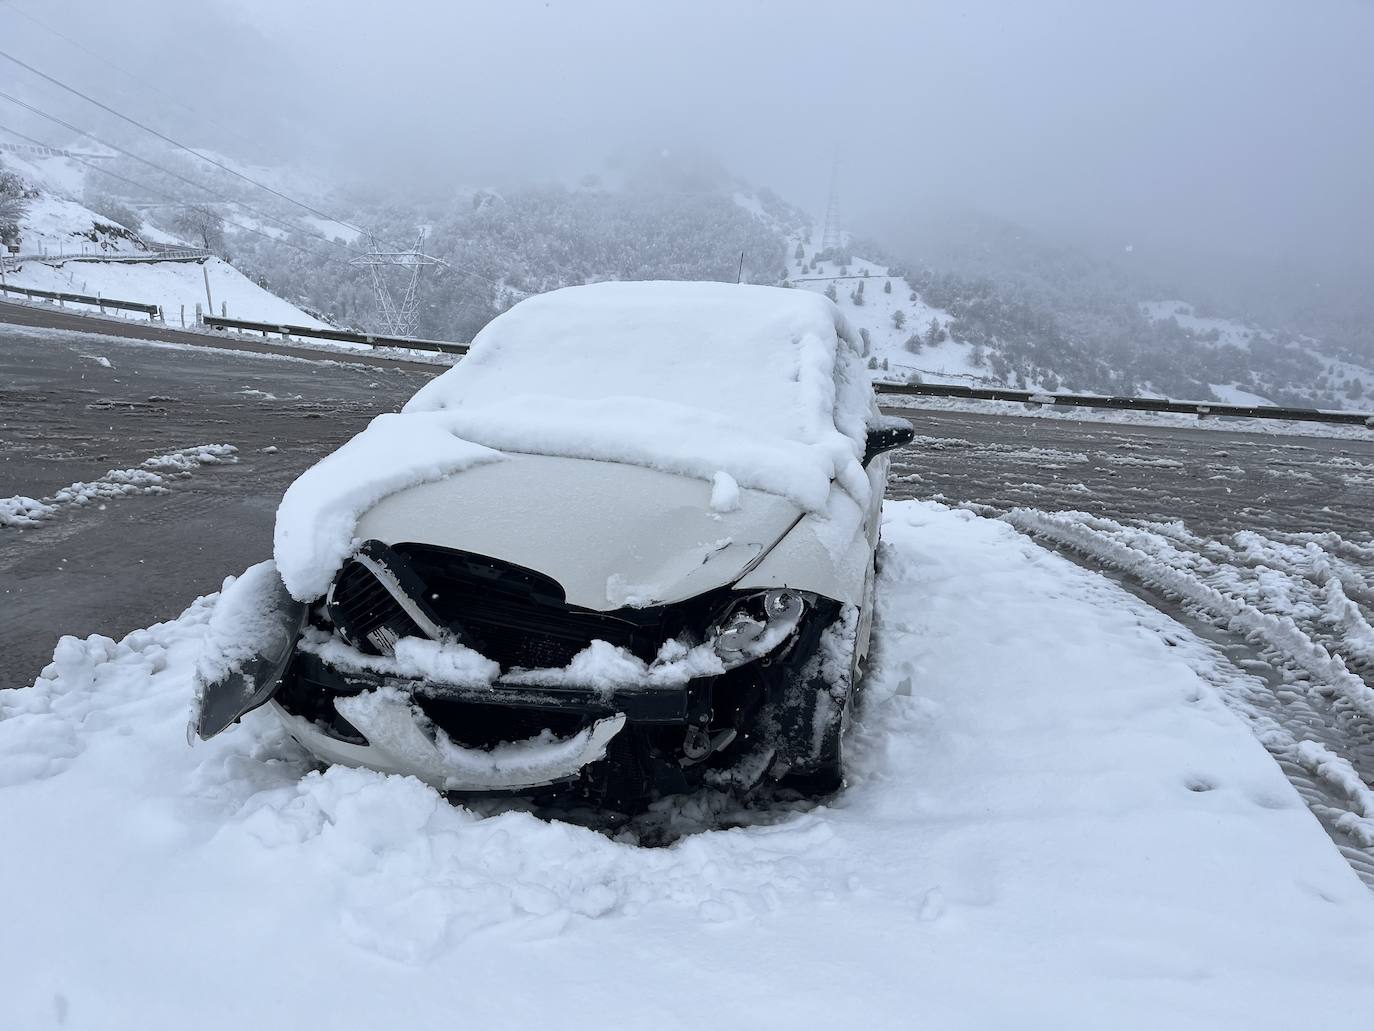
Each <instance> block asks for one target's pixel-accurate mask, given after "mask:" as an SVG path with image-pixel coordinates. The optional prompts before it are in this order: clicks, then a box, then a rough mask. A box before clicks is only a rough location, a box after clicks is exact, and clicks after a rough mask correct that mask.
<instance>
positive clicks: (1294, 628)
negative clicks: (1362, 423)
mask: <svg viewBox="0 0 1374 1031" xmlns="http://www.w3.org/2000/svg"><path fill="white" fill-rule="evenodd" d="M968 507H970V508H975V509H977V510H980V511H982V513H983V514H985V515H989V516H995V515H998V513H996V512H995V511H994V510H992V509H989V508H988V507H987V506H968ZM1000 518H1001V519H1003V521H1005V522H1007V523H1010V524H1011V525H1012V526H1014V527H1016V528H1017V529H1018V530H1020V531H1021V532H1023V533H1026V534H1027V535H1028V536H1031V537H1033V538H1035V539H1038V540H1040V541H1042V542H1045V543H1049V544H1052V545H1056V546H1058V547H1060V548H1063V549H1065V550H1067V551H1068V552H1070V553H1072V554H1075V555H1078V556H1081V557H1082V558H1084V559H1086V560H1088V562H1089V563H1091V564H1094V565H1096V566H1098V567H1102V568H1106V569H1108V570H1113V571H1115V572H1117V573H1119V574H1122V575H1123V576H1125V577H1127V578H1128V579H1129V580H1130V581H1133V582H1135V583H1137V584H1139V585H1141V586H1143V587H1144V588H1147V589H1148V590H1149V591H1151V592H1158V593H1160V594H1162V595H1164V596H1165V597H1167V598H1169V599H1171V600H1173V601H1176V602H1179V603H1180V604H1182V606H1183V607H1184V610H1185V613H1191V614H1193V615H1194V616H1195V617H1197V619H1196V621H1195V623H1190V624H1189V625H1190V626H1191V628H1192V629H1193V630H1194V631H1195V632H1198V633H1199V635H1200V636H1203V637H1204V638H1206V639H1208V640H1210V641H1211V643H1212V644H1213V646H1214V647H1216V648H1217V649H1218V651H1220V652H1221V653H1222V654H1223V655H1225V656H1226V657H1227V658H1228V659H1230V660H1231V661H1230V662H1227V663H1223V664H1221V668H1219V667H1218V666H1217V665H1211V666H1210V667H1207V668H1204V666H1202V665H1198V664H1196V663H1194V664H1193V665H1194V668H1195V670H1196V671H1197V672H1198V673H1199V674H1200V675H1202V676H1203V677H1204V678H1205V679H1207V680H1208V681H1209V682H1210V683H1212V684H1213V686H1215V687H1216V688H1217V689H1218V690H1219V692H1220V693H1221V694H1222V696H1223V697H1224V698H1226V700H1227V702H1228V704H1229V705H1230V706H1231V708H1232V709H1233V710H1234V711H1236V712H1237V713H1238V714H1239V715H1240V716H1241V717H1242V718H1243V719H1245V720H1246V722H1247V723H1248V724H1249V725H1250V727H1251V729H1252V731H1253V732H1254V733H1255V736H1256V737H1257V738H1258V739H1259V741H1260V742H1261V743H1262V744H1263V745H1264V746H1265V748H1266V749H1267V750H1268V751H1269V752H1270V754H1271V755H1273V756H1274V759H1275V761H1276V762H1277V763H1278V764H1279V766H1280V768H1281V769H1282V770H1283V771H1284V773H1285V774H1286V775H1287V776H1288V779H1289V780H1290V781H1291V782H1292V783H1293V785H1294V787H1295V788H1296V789H1297V791H1298V793H1299V795H1301V796H1302V798H1303V800H1304V801H1305V802H1306V803H1307V805H1308V807H1309V809H1310V810H1311V811H1312V813H1313V814H1314V815H1315V816H1316V817H1317V819H1318V820H1319V821H1320V822H1321V824H1322V825H1323V826H1324V827H1325V828H1326V830H1327V831H1328V833H1329V834H1330V835H1331V837H1332V839H1333V841H1334V842H1335V844H1336V846H1337V848H1338V849H1339V850H1340V852H1341V853H1342V855H1344V856H1345V858H1346V860H1347V861H1348V862H1349V863H1350V865H1351V867H1352V868H1353V869H1354V871H1355V872H1356V874H1357V875H1359V877H1360V878H1361V880H1362V881H1363V882H1364V883H1365V885H1366V886H1367V887H1369V888H1370V889H1371V890H1374V791H1371V789H1370V787H1369V783H1370V781H1371V777H1374V705H1371V704H1370V702H1371V698H1374V691H1372V690H1371V688H1370V687H1369V685H1367V684H1366V683H1365V682H1364V680H1363V679H1362V678H1361V677H1359V676H1358V675H1356V674H1355V673H1353V672H1351V670H1350V668H1349V666H1348V665H1347V663H1346V661H1345V658H1346V657H1345V656H1342V655H1341V654H1339V653H1338V652H1335V651H1333V650H1332V649H1331V648H1329V647H1328V645H1329V644H1331V641H1330V640H1328V642H1327V644H1323V643H1319V642H1318V641H1316V640H1313V639H1312V637H1310V636H1309V635H1308V634H1307V633H1306V632H1305V631H1304V630H1303V629H1302V628H1301V627H1300V626H1299V625H1298V623H1297V621H1295V619H1294V618H1292V617H1291V616H1280V615H1276V614H1274V613H1271V612H1265V611H1262V610H1260V609H1259V608H1258V607H1257V606H1255V605H1253V604H1250V603H1249V602H1248V601H1246V600H1245V599H1244V598H1243V597H1240V596H1239V595H1238V594H1234V593H1230V592H1229V591H1223V590H1219V589H1218V588H1216V587H1214V586H1212V585H1211V584H1209V583H1207V582H1205V581H1204V579H1203V577H1204V576H1206V575H1207V574H1206V573H1205V572H1200V571H1199V570H1201V569H1208V570H1210V572H1211V576H1212V577H1213V578H1215V579H1220V580H1223V581H1225V580H1227V579H1228V578H1233V577H1235V576H1236V574H1237V573H1238V571H1239V570H1241V569H1246V570H1249V571H1250V572H1251V573H1253V574H1254V575H1255V576H1256V577H1263V576H1264V575H1265V574H1273V573H1276V572H1286V573H1287V574H1288V575H1289V576H1290V577H1291V578H1292V579H1293V580H1295V581H1299V582H1301V583H1304V584H1306V585H1307V586H1308V592H1307V593H1308V596H1307V597H1306V598H1303V599H1302V601H1303V602H1304V603H1305V604H1306V607H1309V608H1312V609H1314V610H1315V614H1314V615H1313V616H1312V617H1311V618H1312V619H1315V620H1320V621H1324V622H1325V623H1326V624H1333V623H1335V622H1337V621H1338V619H1339V620H1340V621H1344V622H1343V624H1342V627H1339V628H1333V629H1337V630H1338V632H1337V633H1336V634H1333V635H1329V636H1332V637H1335V638H1336V640H1337V641H1338V642H1339V643H1340V644H1341V645H1342V646H1345V647H1348V648H1349V650H1350V657H1351V659H1352V664H1354V665H1357V666H1360V665H1364V663H1365V661H1366V660H1367V658H1368V655H1367V653H1366V652H1365V645H1366V642H1367V640H1369V639H1370V638H1371V637H1374V635H1371V633H1370V630H1369V623H1368V621H1367V620H1366V619H1365V617H1364V615H1363V613H1361V611H1360V610H1359V608H1358V606H1357V605H1355V604H1354V603H1353V602H1351V601H1350V600H1349V599H1348V598H1346V597H1345V595H1344V593H1343V592H1342V588H1341V583H1342V581H1341V580H1340V579H1339V578H1337V577H1335V576H1332V575H1330V568H1329V566H1328V565H1326V563H1325V562H1324V559H1326V558H1328V557H1329V555H1328V554H1327V553H1326V552H1325V551H1323V550H1322V549H1320V548H1316V547H1315V545H1312V543H1311V542H1304V543H1305V544H1307V545H1309V546H1311V547H1313V548H1314V550H1315V551H1316V554H1313V553H1312V552H1305V553H1306V554H1307V555H1308V556H1309V557H1310V558H1311V559H1312V562H1311V563H1310V564H1309V567H1308V568H1302V564H1301V563H1297V564H1293V563H1290V564H1289V566H1288V568H1287V570H1286V571H1285V570H1279V569H1276V568H1274V567H1271V566H1266V565H1264V564H1263V563H1262V562H1259V561H1254V562H1253V563H1251V564H1246V563H1245V562H1244V561H1243V560H1244V558H1250V559H1255V557H1256V553H1257V552H1258V553H1260V554H1263V550H1264V546H1263V543H1262V542H1264V541H1265V540H1266V538H1264V537H1263V535H1260V534H1255V533H1244V534H1236V535H1234V536H1235V538H1242V537H1243V538H1244V541H1243V542H1239V543H1244V544H1245V545H1246V546H1247V552H1246V554H1245V556H1240V555H1237V554H1236V553H1235V551H1234V550H1233V549H1231V548H1230V547H1229V546H1227V545H1226V544H1225V543H1224V542H1220V541H1213V540H1210V539H1207V538H1200V537H1197V536H1196V535H1194V534H1192V533H1191V532H1189V531H1188V530H1187V529H1186V527H1183V526H1182V524H1177V523H1175V524H1164V525H1162V526H1161V525H1160V524H1146V523H1143V524H1142V527H1132V526H1127V525H1125V524H1122V523H1118V522H1116V521H1114V520H1110V519H1104V518H1101V517H1092V516H1086V515H1084V514H1083V513H1047V512H1041V511H1038V510H1032V509H1014V510H1012V511H1011V512H1007V513H1004V514H1000ZM1143 527H1147V528H1143ZM1152 538H1153V541H1152V540H1151V539H1152ZM1161 541H1162V542H1163V544H1164V545H1165V547H1164V548H1162V549H1160V548H1158V543H1159V542H1161ZM1184 542H1186V543H1188V544H1192V545H1194V546H1195V547H1196V549H1197V550H1196V551H1184V550H1181V549H1179V548H1177V547H1176V543H1184ZM1152 543H1153V544H1155V545H1156V548H1155V549H1154V550H1151V547H1150V545H1151V544H1152ZM1138 544H1140V545H1144V546H1143V547H1141V546H1136V545H1138ZM1156 551H1161V552H1162V555H1163V556H1165V557H1161V554H1160V553H1156ZM1228 555H1229V556H1232V557H1235V558H1238V559H1241V560H1242V561H1241V563H1240V564H1238V565H1230V564H1226V563H1224V562H1223V563H1214V562H1213V561H1212V559H1213V558H1222V557H1225V556H1228ZM1282 564H1283V563H1279V562H1276V563H1275V566H1280V565H1282ZM1144 600H1145V601H1146V603H1147V604H1148V603H1149V601H1148V599H1144ZM1319 602H1320V603H1322V604H1318V603H1319ZM1184 618H1185V620H1186V618H1187V617H1186V615H1185V617H1184ZM1196 624H1200V625H1196ZM1208 624H1210V625H1211V626H1214V627H1220V628H1221V629H1222V630H1224V631H1225V632H1226V634H1229V635H1234V636H1233V637H1231V638H1230V639H1229V640H1228V639H1227V637H1226V636H1225V635H1223V634H1218V633H1215V632H1213V633H1211V634H1209V633H1207V626H1208ZM1342 630H1343V632H1340V631H1342ZM1240 642H1244V643H1243V644H1242V643H1240ZM1256 655H1258V656H1260V659H1259V661H1256V659H1255V658H1253V657H1249V658H1247V656H1256ZM1224 667H1230V670H1229V671H1228V670H1227V669H1226V668H1224ZM1242 668H1243V669H1244V671H1245V672H1242Z"/></svg>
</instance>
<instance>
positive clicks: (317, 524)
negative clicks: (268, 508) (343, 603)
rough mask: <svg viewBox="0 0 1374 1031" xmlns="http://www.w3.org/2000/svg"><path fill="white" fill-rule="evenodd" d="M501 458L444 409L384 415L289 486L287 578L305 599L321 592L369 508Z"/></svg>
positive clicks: (283, 527) (282, 519)
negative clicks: (457, 427) (456, 426)
mask: <svg viewBox="0 0 1374 1031" xmlns="http://www.w3.org/2000/svg"><path fill="white" fill-rule="evenodd" d="M499 458H501V453H500V452H499V451H493V450H492V449H491V448H488V447H484V446H482V445H481V444H474V443H472V442H471V441H467V440H463V439H462V438H460V437H458V436H457V435H456V434H455V433H454V431H453V429H452V428H451V426H450V425H449V422H448V420H446V419H445V418H444V417H443V416H442V415H434V414H428V413H411V414H405V415H379V416H378V417H377V418H375V419H373V420H372V422H371V423H370V424H369V425H368V427H367V429H365V430H363V432H361V433H359V434H358V435H357V436H356V437H354V438H353V439H352V440H350V441H349V442H348V443H347V444H345V445H344V446H343V447H341V448H339V450H337V451H335V452H334V453H333V454H331V455H328V456H326V457H325V458H323V459H321V460H320V461H319V462H317V463H316V464H315V465H313V466H311V467H310V468H309V469H307V470H306V471H305V472H304V473H302V474H301V476H300V478H299V479H297V480H296V482H295V483H293V484H292V485H291V486H290V487H289V488H288V489H287V491H286V495H285V496H284V497H283V498H282V501H281V506H280V507H279V508H278V509H277V525H276V532H275V534H274V537H273V554H274V556H275V558H276V562H277V571H278V572H279V573H280V574H281V578H282V582H283V583H284V584H286V588H287V590H289V591H290V592H291V595H292V597H294V598H296V599H297V600H299V601H311V600H313V599H315V598H318V597H319V596H320V595H322V594H323V593H324V592H325V591H326V590H327V589H328V587H329V581H330V579H331V578H332V577H333V575H334V573H335V571H337V570H338V568H339V566H340V565H342V564H343V561H344V559H346V558H347V557H348V556H349V555H350V554H351V553H352V552H353V550H354V548H355V547H356V546H357V543H358V542H357V541H356V539H355V537H354V530H355V528H356V526H357V523H358V517H359V516H360V515H362V513H363V512H365V511H367V510H368V509H369V508H371V507H372V506H373V505H375V504H376V503H377V502H378V501H380V500H382V498H384V497H386V496H387V495H389V494H394V493H395V492H396V491H398V490H403V489H405V488H406V487H413V486H415V485H416V484H419V483H428V482H429V481H431V480H438V479H442V478H443V477H445V476H448V475H451V474H453V473H456V472H461V471H462V470H463V469H467V468H469V467H471V466H474V465H478V464H480V463H483V462H494V461H496V460H498V459H499Z"/></svg>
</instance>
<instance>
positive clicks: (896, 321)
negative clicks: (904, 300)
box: [892, 308, 906, 329]
mask: <svg viewBox="0 0 1374 1031" xmlns="http://www.w3.org/2000/svg"><path fill="white" fill-rule="evenodd" d="M892 328H893V329H905V328H906V312H904V311H902V309H901V308H898V309H897V310H896V311H894V312H893V313H892Z"/></svg>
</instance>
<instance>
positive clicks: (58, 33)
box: [5, 5, 253, 146]
mask: <svg viewBox="0 0 1374 1031" xmlns="http://www.w3.org/2000/svg"><path fill="white" fill-rule="evenodd" d="M5 10H7V11H9V12H10V13H11V14H17V15H19V17H21V18H24V19H26V20H28V21H30V22H32V23H33V24H34V25H37V26H38V27H39V28H40V29H43V30H44V31H45V32H49V33H51V34H52V35H54V36H56V37H57V38H58V39H60V40H63V41H65V42H67V43H70V44H71V45H72V46H74V47H76V48H77V49H78V50H80V51H81V52H82V53H84V54H87V55H88V56H90V57H93V58H95V59H96V60H97V61H99V62H100V63H101V64H103V65H105V66H106V67H109V68H113V69H114V70H115V71H117V72H119V73H120V74H122V75H124V76H125V77H127V78H128V79H130V80H132V81H133V82H136V83H138V84H139V85H140V86H142V87H143V88H144V89H146V90H149V91H150V92H152V93H156V94H157V95H158V96H159V97H161V98H162V99H163V100H166V101H169V102H171V103H173V104H175V105H176V106H177V107H179V108H181V109H182V110H183V111H185V112H186V113H187V114H189V115H192V116H194V117H196V118H200V119H204V120H205V121H206V122H209V123H210V124H211V125H213V126H214V127H215V128H217V129H219V130H220V131H221V132H226V133H228V134H229V135H230V136H233V137H235V138H236V139H238V140H240V141H241V142H243V143H246V144H248V145H250V146H252V145H253V141H251V140H249V139H248V138H247V137H246V136H244V135H243V134H242V133H239V132H235V131H234V130H233V129H230V128H228V127H227V126H225V125H223V124H221V123H219V122H216V121H215V120H214V119H213V118H210V117H209V116H207V115H204V114H202V113H201V112H199V111H197V110H196V109H195V108H193V107H189V106H188V105H186V104H184V103H182V102H181V101H180V100H178V99H177V98H176V97H174V96H172V95H171V94H170V93H167V92H165V91H163V90H161V89H158V87H157V86H155V85H153V84H152V83H151V82H148V81H147V80H146V79H143V78H140V77H139V76H137V75H135V74H134V73H133V72H131V71H129V69H127V68H125V67H123V66H121V65H119V64H116V63H115V62H114V61H111V60H110V59H109V58H108V57H106V56H105V55H104V54H102V53H100V52H98V51H96V50H92V49H91V48H90V47H88V46H86V45H85V44H84V43H82V42H80V41H79V40H75V39H72V37H71V36H68V35H66V34H65V33H63V32H61V31H60V30H58V29H55V28H53V27H52V26H51V25H49V24H48V23H47V22H45V21H43V20H42V19H39V18H35V17H34V16H33V15H32V14H30V13H29V12H28V11H24V10H21V9H20V8H19V7H18V6H14V5H11V6H9V7H6V8H5Z"/></svg>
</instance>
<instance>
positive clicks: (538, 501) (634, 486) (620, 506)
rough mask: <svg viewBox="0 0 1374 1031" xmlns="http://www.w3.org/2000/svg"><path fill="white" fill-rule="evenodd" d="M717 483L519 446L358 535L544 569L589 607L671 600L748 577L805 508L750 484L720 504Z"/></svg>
mask: <svg viewBox="0 0 1374 1031" xmlns="http://www.w3.org/2000/svg"><path fill="white" fill-rule="evenodd" d="M737 489H738V488H737ZM714 493H715V488H714V486H713V484H712V483H710V482H707V481H706V480H704V479H696V478H693V477H686V476H674V475H670V474H668V473H663V472H660V471H658V470H655V469H647V468H644V467H642V466H634V465H626V464H623V463H617V462H588V461H582V460H578V459H568V458H555V457H550V456H547V455H519V454H515V455H509V456H507V459H506V461H503V462H497V463H494V464H486V465H480V466H475V467H473V468H470V469H467V470H464V471H463V472H462V473H459V474H456V475H454V476H449V477H446V478H444V479H442V480H439V481H436V482H432V483H424V484H418V485H416V486H414V487H410V488H407V489H406V490H404V491H400V492H397V493H395V494H392V495H391V496H390V497H387V498H386V499H384V500H383V501H381V502H380V503H378V504H377V505H375V506H374V507H373V508H372V509H370V510H369V511H367V512H365V513H364V514H363V515H362V516H361V517H360V518H359V520H358V524H357V535H358V537H359V538H360V539H363V540H374V539H375V540H379V541H382V542H383V543H385V544H401V543H411V544H432V545H437V546H439V547H444V548H454V549H456V550H459V551H468V552H472V553H474V554H478V555H487V556H490V557H492V558H498V559H502V560H504V561H506V562H512V563H514V564H515V565H518V566H523V567H524V568H526V569H533V570H537V571H538V572H540V573H543V574H544V575H546V576H550V577H552V578H553V579H554V580H556V581H558V584H559V586H561V587H562V588H563V591H564V594H565V597H566V598H567V600H568V602H569V603H571V604H573V605H580V606H582V607H584V608H589V609H597V610H599V611H608V610H611V609H617V608H621V607H623V606H627V605H628V606H641V607H642V606H646V605H657V604H668V603H672V602H676V601H681V600H683V599H686V598H693V597H696V596H697V595H699V594H702V593H704V592H706V591H709V590H713V589H715V588H717V587H724V586H726V585H727V584H731V583H733V582H734V581H735V580H737V579H739V577H740V576H741V575H742V574H743V573H744V572H745V571H746V570H747V569H749V568H750V567H751V566H752V565H753V564H754V563H756V562H758V561H759V560H760V559H761V558H762V557H763V556H764V555H765V554H766V553H767V552H768V551H769V549H771V548H772V547H773V545H774V544H775V543H776V542H777V541H778V539H779V538H780V537H782V535H783V534H785V533H786V532H787V531H788V530H789V529H790V528H791V527H792V526H793V525H794V524H795V523H796V521H797V519H798V517H799V516H800V515H801V509H800V508H799V507H798V506H797V505H796V504H795V503H794V502H792V501H789V500H788V499H786V498H783V497H780V496H778V495H776V494H769V493H766V492H764V491H756V490H751V489H749V488H743V489H738V493H739V497H738V498H736V499H735V501H736V505H735V507H734V508H732V509H731V510H729V511H720V510H719V509H717V508H715V507H713V506H712V504H711V499H712V495H713V494H714Z"/></svg>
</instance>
